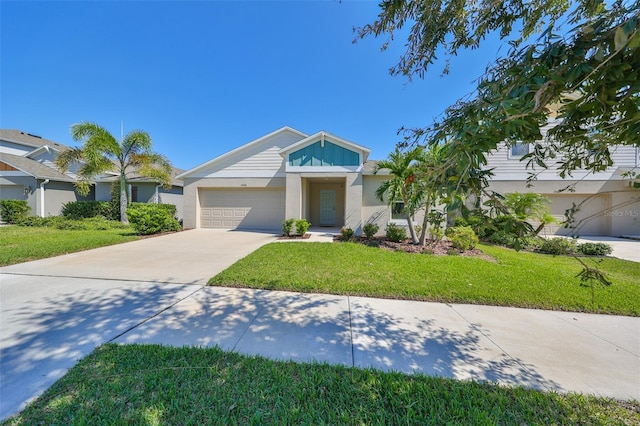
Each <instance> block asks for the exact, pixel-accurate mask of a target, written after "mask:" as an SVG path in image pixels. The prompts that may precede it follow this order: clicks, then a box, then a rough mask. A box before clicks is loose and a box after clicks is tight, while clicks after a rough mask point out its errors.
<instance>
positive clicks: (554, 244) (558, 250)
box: [538, 237, 577, 255]
mask: <svg viewBox="0 0 640 426" xmlns="http://www.w3.org/2000/svg"><path fill="white" fill-rule="evenodd" d="M576 250H577V246H576V242H575V241H573V240H570V239H568V238H561V237H556V238H551V239H550V240H545V241H544V242H543V243H542V245H541V246H540V248H539V249H538V251H539V252H540V253H544V254H553V255H567V254H575V252H576Z"/></svg>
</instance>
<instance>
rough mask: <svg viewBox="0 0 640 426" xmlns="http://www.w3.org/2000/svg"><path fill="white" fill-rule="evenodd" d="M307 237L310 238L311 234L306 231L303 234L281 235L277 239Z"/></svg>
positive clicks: (305, 238)
mask: <svg viewBox="0 0 640 426" xmlns="http://www.w3.org/2000/svg"><path fill="white" fill-rule="evenodd" d="M309 238H311V234H309V233H308V232H307V233H306V234H304V235H284V234H283V235H281V236H280V237H279V238H278V239H279V240H308V239H309Z"/></svg>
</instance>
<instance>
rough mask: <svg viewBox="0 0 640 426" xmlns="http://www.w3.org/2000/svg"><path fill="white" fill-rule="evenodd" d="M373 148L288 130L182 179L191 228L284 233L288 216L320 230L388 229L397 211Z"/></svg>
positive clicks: (187, 224)
mask: <svg viewBox="0 0 640 426" xmlns="http://www.w3.org/2000/svg"><path fill="white" fill-rule="evenodd" d="M369 153H370V150H369V149H368V148H366V147H364V146H362V145H358V144H356V143H353V142H350V141H348V140H345V139H343V138H341V137H339V136H336V135H333V134H331V133H328V132H325V131H321V132H318V133H314V134H312V135H308V134H306V133H303V132H300V131H298V130H295V129H292V128H291V127H282V128H281V129H278V130H276V131H274V132H272V133H269V134H268V135H265V136H263V137H260V138H258V139H256V140H254V141H252V142H249V143H247V144H246V145H243V146H241V147H239V148H237V149H234V150H232V151H230V152H227V153H226V154H223V155H221V156H219V157H217V158H214V159H212V160H210V161H207V162H206V163H203V164H201V165H199V166H197V167H194V168H193V169H191V170H188V171H187V172H185V173H183V174H181V175H179V176H178V178H182V179H183V180H184V226H185V228H223V229H262V230H269V231H279V230H281V229H282V221H283V220H284V219H285V218H296V219H299V218H305V219H307V220H308V221H309V222H311V224H312V226H327V227H335V228H339V227H342V226H347V227H350V228H352V229H353V230H354V231H356V233H360V232H361V229H362V225H363V224H365V223H367V222H368V221H371V222H377V223H378V224H379V225H380V228H381V229H384V228H385V227H386V225H387V223H388V222H389V220H390V219H391V216H390V215H391V212H390V208H389V207H388V206H387V205H386V203H384V202H381V201H379V200H377V199H376V197H375V190H376V189H377V188H378V186H380V183H381V182H382V181H383V179H385V177H384V175H374V174H373V164H374V163H372V162H369V161H368V156H369Z"/></svg>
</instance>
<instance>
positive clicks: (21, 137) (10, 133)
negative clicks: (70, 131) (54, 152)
mask: <svg viewBox="0 0 640 426" xmlns="http://www.w3.org/2000/svg"><path fill="white" fill-rule="evenodd" d="M0 139H2V140H5V141H8V142H17V143H20V144H22V145H27V146H31V147H33V148H34V149H35V148H40V147H41V146H45V145H48V146H50V147H52V148H56V149H58V150H60V151H62V150H66V149H69V147H68V146H67V145H63V144H61V143H58V142H54V141H51V140H49V139H45V138H42V137H40V136H37V135H33V134H31V133H27V132H23V131H21V130H10V129H0Z"/></svg>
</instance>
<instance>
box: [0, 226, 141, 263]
mask: <svg viewBox="0 0 640 426" xmlns="http://www.w3.org/2000/svg"><path fill="white" fill-rule="evenodd" d="M138 238H139V237H138V236H136V235H134V233H133V231H132V230H131V228H125V229H109V230H91V231H85V230H60V229H55V228H46V227H26V226H2V227H0V266H7V265H13V264H15V263H22V262H27V261H30V260H36V259H44V258H47V257H52V256H58V255H61V254H66V253H73V252H77V251H82V250H88V249H92V248H96V247H102V246H108V245H112V244H119V243H124V242H127V241H133V240H136V239H138Z"/></svg>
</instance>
